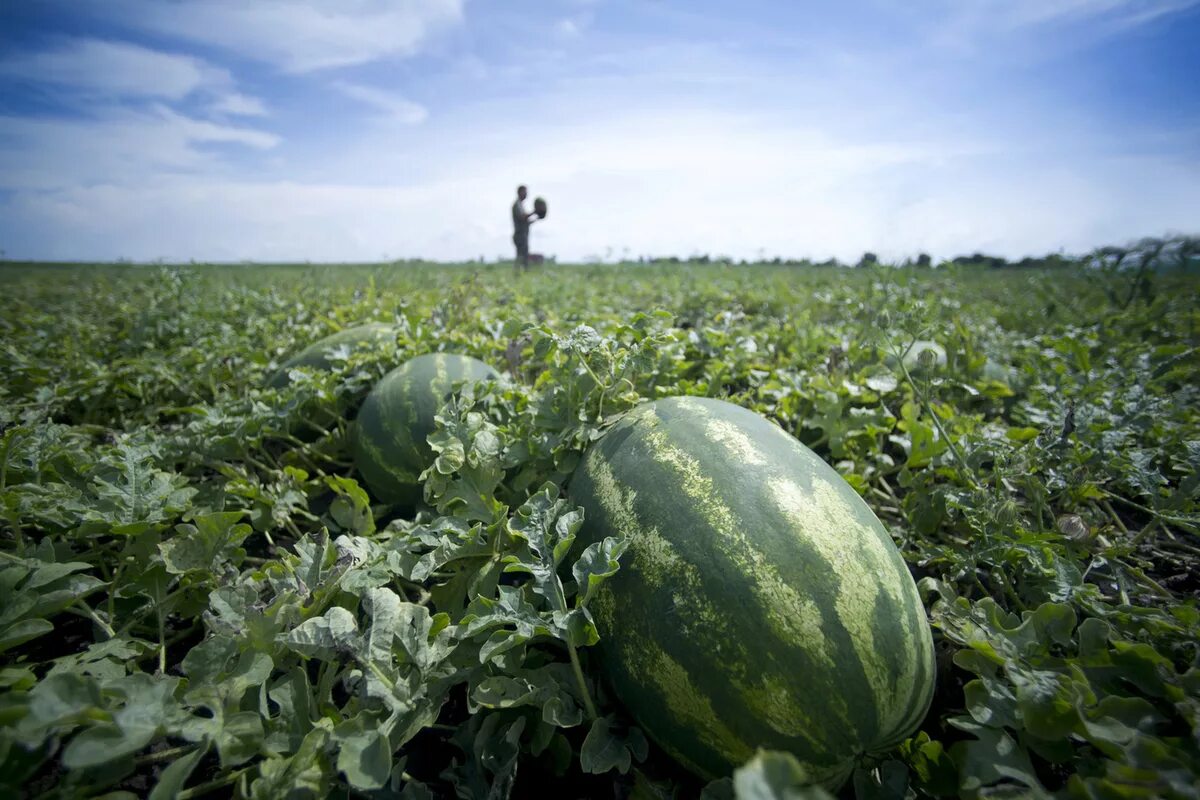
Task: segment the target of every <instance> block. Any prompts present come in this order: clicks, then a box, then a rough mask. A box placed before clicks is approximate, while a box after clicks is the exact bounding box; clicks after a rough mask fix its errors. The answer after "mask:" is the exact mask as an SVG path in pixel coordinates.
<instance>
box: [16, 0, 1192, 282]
mask: <svg viewBox="0 0 1200 800" xmlns="http://www.w3.org/2000/svg"><path fill="white" fill-rule="evenodd" d="M1197 41H1200V0H915V1H914V2H910V3H896V2H890V1H889V2H884V0H861V1H860V2H846V3H838V4H831V3H821V4H817V3H803V2H795V0H770V1H768V0H741V2H738V3H736V4H735V3H728V2H716V1H715V0H687V1H686V2H676V1H674V0H672V1H670V2H668V1H667V0H536V1H534V0H503V2H501V1H500V0H391V1H390V2H385V1H383V0H342V1H341V2H317V1H316V0H311V1H307V2H300V1H296V2H276V1H275V0H256V2H254V3H244V2H237V1H235V0H174V1H173V2H165V1H162V0H107V1H106V2H104V3H96V4H86V5H85V4H79V3H73V2H71V3H68V2H59V0H43V1H42V2H37V3H24V4H16V3H9V4H4V5H3V6H0V249H3V250H4V251H5V254H6V256H7V257H9V258H52V259H114V258H118V257H125V258H133V259H137V260H152V259H158V258H165V259H182V260H186V259H190V258H195V259H197V260H230V261H237V260H243V259H252V260H259V261H267V260H304V259H311V260H375V259H381V258H385V257H387V258H407V257H428V258H437V259H464V258H473V257H479V256H484V257H487V258H489V259H490V258H495V257H497V256H499V255H501V254H505V255H507V253H508V251H509V249H510V247H511V245H510V242H509V238H508V237H509V235H510V232H511V231H510V229H509V228H510V222H509V219H508V206H509V204H510V203H511V201H512V193H513V190H514V187H515V186H516V184H517V183H520V182H524V183H527V184H529V186H530V188H531V191H532V192H533V194H535V195H543V196H545V197H546V198H547V199H548V200H549V201H550V207H551V213H550V217H549V219H547V220H546V221H545V222H544V223H539V224H538V225H537V226H535V229H534V234H533V241H532V245H533V249H534V250H535V251H541V252H545V253H548V254H557V255H558V256H559V257H560V258H565V259H582V258H588V257H602V258H617V257H621V256H622V255H632V256H637V255H640V254H679V255H688V254H692V253H712V254H726V255H731V256H734V257H747V258H753V257H756V256H766V257H772V256H775V255H784V256H805V255H808V256H813V257H817V258H824V257H827V256H830V255H833V256H837V257H839V258H842V259H844V260H853V259H856V258H857V256H858V255H859V254H861V253H862V252H863V251H864V250H871V251H874V252H877V253H879V254H880V255H881V256H883V257H886V258H897V259H898V258H903V257H906V256H909V255H915V254H916V253H917V252H921V251H927V252H930V253H933V254H934V255H935V256H939V257H949V256H952V255H954V254H957V253H962V252H971V251H975V250H984V251H987V252H994V253H1002V254H1005V255H1009V256H1020V255H1024V254H1029V253H1042V252H1048V251H1054V250H1060V249H1064V250H1066V251H1068V252H1079V251H1084V250H1087V249H1089V248H1090V247H1093V246H1096V245H1100V244H1107V243H1119V242H1122V241H1126V240H1128V239H1132V238H1136V237H1140V236H1143V235H1157V234H1163V233H1166V232H1173V231H1182V232H1196V231H1197V229H1198V228H1200V48H1198V47H1196V46H1195V42H1197Z"/></svg>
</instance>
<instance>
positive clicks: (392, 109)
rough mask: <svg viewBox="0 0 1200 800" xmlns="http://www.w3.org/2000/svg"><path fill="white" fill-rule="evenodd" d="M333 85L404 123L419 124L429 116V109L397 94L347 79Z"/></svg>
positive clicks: (388, 116)
mask: <svg viewBox="0 0 1200 800" xmlns="http://www.w3.org/2000/svg"><path fill="white" fill-rule="evenodd" d="M333 87H334V88H335V89H337V90H338V91H339V92H341V93H342V94H344V95H346V96H347V97H350V98H352V99H354V100H357V101H358V102H360V103H363V104H364V105H367V106H370V107H371V108H373V109H375V110H376V111H379V112H382V113H383V115H384V116H385V117H387V118H388V119H390V120H393V121H396V122H400V123H402V124H404V125H419V124H420V123H422V122H424V121H425V120H426V119H427V118H428V117H429V110H428V109H427V108H425V106H423V105H421V104H420V103H414V102H413V101H411V100H407V99H405V98H403V97H401V96H399V95H397V94H394V93H392V92H388V91H385V90H383V89H375V88H372V87H370V86H362V85H360V84H357V83H349V82H347V81H334V83H333Z"/></svg>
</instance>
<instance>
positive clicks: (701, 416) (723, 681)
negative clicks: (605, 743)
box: [570, 397, 934, 787]
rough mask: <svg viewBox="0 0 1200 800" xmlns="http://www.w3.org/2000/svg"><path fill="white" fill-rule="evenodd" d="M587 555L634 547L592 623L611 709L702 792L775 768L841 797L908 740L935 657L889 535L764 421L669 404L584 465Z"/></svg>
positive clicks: (580, 495)
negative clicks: (748, 766) (855, 772)
mask: <svg viewBox="0 0 1200 800" xmlns="http://www.w3.org/2000/svg"><path fill="white" fill-rule="evenodd" d="M570 496H571V498H572V499H573V500H574V502H576V503H577V504H579V505H581V506H583V508H584V509H585V519H584V525H583V529H582V536H581V538H582V539H583V540H584V541H586V542H592V541H597V540H600V539H603V538H604V537H608V536H614V537H628V541H629V547H628V550H627V551H626V553H625V556H624V557H623V559H622V564H621V569H620V571H619V572H618V573H617V574H616V575H615V576H614V577H613V578H612V579H611V580H609V581H608V582H607V583H606V584H604V585H603V586H602V587H601V590H600V593H599V594H598V595H597V596H596V598H595V599H594V600H593V605H592V606H590V607H591V608H592V610H593V613H594V615H595V618H596V625H597V627H598V628H599V630H600V636H601V639H600V644H599V650H600V658H601V661H602V663H603V666H604V667H605V670H606V673H607V675H608V677H609V678H610V680H611V683H612V685H613V688H614V690H615V691H616V694H617V696H618V697H619V698H620V699H621V701H622V702H623V703H624V704H625V706H626V707H627V708H628V709H629V711H630V713H631V714H632V715H633V716H634V718H635V719H636V720H637V721H638V723H639V724H640V725H641V726H642V727H643V728H644V729H645V730H646V732H647V733H649V734H650V736H651V737H652V738H653V739H654V740H655V741H657V742H658V744H659V745H660V746H661V747H662V748H663V749H664V750H666V751H667V752H668V753H669V754H671V755H672V756H673V757H675V758H676V759H677V760H678V761H679V762H681V763H682V764H683V765H684V766H686V767H688V768H689V769H690V770H692V771H693V772H695V773H696V774H698V775H700V776H702V777H706V778H715V777H719V776H722V775H727V774H729V773H730V772H731V771H732V770H733V769H734V768H735V767H736V766H737V765H739V764H741V763H742V762H743V761H745V760H746V759H748V758H750V757H752V756H753V755H754V752H755V750H756V749H757V748H759V747H762V748H766V749H773V750H786V751H790V752H792V753H794V754H795V755H796V756H797V758H798V759H799V760H800V761H801V762H802V763H803V764H804V766H805V767H806V768H807V770H808V772H809V776H810V777H811V778H812V780H813V782H815V783H823V784H825V785H827V786H830V787H835V786H837V785H839V784H841V783H842V782H843V781H844V780H845V778H846V777H847V775H848V774H849V773H850V771H851V770H852V769H853V766H854V762H855V760H856V758H857V757H858V756H859V755H860V754H862V753H864V752H871V751H876V750H882V749H886V748H888V747H890V746H892V745H894V744H896V743H898V742H899V741H901V740H903V739H904V738H905V737H906V736H907V735H908V734H909V733H911V732H912V731H913V730H914V729H915V728H916V727H917V725H918V724H919V723H920V721H921V719H922V718H923V717H924V716H925V712H926V711H927V709H928V707H929V703H930V700H931V698H932V695H933V685H934V660H933V642H932V638H931V635H930V631H929V625H928V622H927V621H926V617H925V611H924V608H923V606H922V605H921V600H920V597H919V595H918V593H917V588H916V585H915V584H914V583H913V579H912V577H911V576H910V574H909V572H908V569H907V568H906V567H905V564H904V561H903V559H902V558H901V556H900V554H899V552H898V551H897V550H896V547H895V545H894V544H893V543H892V540H891V538H890V537H889V536H888V534H887V531H886V530H884V527H883V525H882V524H881V523H880V522H879V520H878V519H877V518H876V517H875V515H874V514H873V513H872V512H871V510H870V509H869V508H868V507H867V505H866V503H864V502H863V501H862V499H861V498H860V497H859V496H858V495H857V494H856V493H855V491H854V490H853V489H852V488H851V487H850V486H849V484H847V483H846V482H845V481H844V480H843V479H842V478H841V476H839V475H838V474H837V473H836V472H834V470H833V469H831V468H830V467H829V466H828V465H827V464H825V462H823V461H822V460H821V459H820V458H818V457H817V455H816V454H815V453H813V452H812V451H811V450H809V449H808V448H807V447H805V446H804V445H802V444H800V443H799V442H798V441H796V440H795V439H793V438H792V437H791V436H789V435H788V434H787V433H785V432H784V431H783V430H781V429H780V428H778V427H776V426H775V425H773V424H772V423H771V422H769V421H768V420H766V419H765V418H763V417H761V416H759V415H758V414H755V413H753V412H751V411H747V410H745V409H743V408H740V407H738V406H735V405H732V404H730V403H726V402H722V401H720V400H712V399H708V398H696V397H673V398H667V399H665V400H658V401H656V402H653V403H649V404H647V405H644V406H641V407H639V408H637V409H635V410H633V411H631V412H630V413H629V414H627V415H626V416H625V418H624V419H623V420H621V421H620V422H619V423H618V424H617V425H615V426H614V427H613V428H612V429H611V430H610V431H609V432H608V433H607V434H605V436H604V437H603V438H602V439H600V440H599V441H598V442H597V443H596V444H594V445H593V446H592V447H591V449H590V450H589V451H588V452H587V455H586V456H585V458H584V460H583V462H582V463H581V464H580V466H579V468H578V469H577V470H576V472H575V474H574V476H573V477H572V479H571V485H570Z"/></svg>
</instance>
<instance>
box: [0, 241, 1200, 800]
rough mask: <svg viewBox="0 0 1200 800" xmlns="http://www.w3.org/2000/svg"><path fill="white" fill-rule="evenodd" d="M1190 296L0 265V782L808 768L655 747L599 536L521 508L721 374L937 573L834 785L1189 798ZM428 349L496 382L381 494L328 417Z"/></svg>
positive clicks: (7, 793) (1197, 360) (382, 793)
mask: <svg viewBox="0 0 1200 800" xmlns="http://www.w3.org/2000/svg"><path fill="white" fill-rule="evenodd" d="M1198 297H1200V277H1197V276H1196V275H1195V274H1185V273H1181V272H1153V271H1141V272H1136V271H1133V272H1126V271H1124V270H1095V269H1085V268H1083V267H1082V266H1081V265H1079V264H1074V263H1070V262H1065V263H1063V265H1061V266H1059V267H1057V268H1024V269H1017V268H1008V269H988V268H985V267H980V266H963V265H957V266H955V265H951V266H945V267H944V268H942V269H917V268H903V269H899V268H889V267H874V268H870V269H867V268H862V269H842V268H832V267H828V268H819V267H812V266H786V265H749V266H742V267H731V266H723V265H699V264H678V265H669V266H667V265H635V264H630V265H599V266H561V265H560V266H547V267H544V268H537V269H535V270H534V271H532V272H530V273H528V274H524V275H521V276H514V274H513V271H512V268H511V266H504V265H478V264H476V265H423V264H395V265H346V266H237V267H234V266H186V267H162V266H154V267H151V266H133V265H124V266H112V265H109V266H87V265H40V266H39V265H5V266H0V516H2V520H0V796H4V797H46V798H74V797H99V796H105V797H109V798H113V800H116V798H121V797H142V796H147V795H149V796H151V797H154V798H156V800H157V799H159V798H169V797H179V798H189V797H200V796H211V797H228V796H233V797H247V798H259V799H261V800H267V799H268V798H277V797H278V798H283V797H289V798H305V797H313V798H324V797H331V798H332V797H338V798H344V797H380V798H384V797H393V798H406V800H418V799H419V798H437V797H460V798H479V799H480V800H483V798H504V797H510V796H511V797H563V798H574V797H597V798H614V797H616V798H623V797H630V796H632V797H637V798H669V797H677V798H689V797H696V796H699V795H700V794H701V793H702V792H703V793H704V796H705V798H708V799H709V800H716V798H729V797H733V796H734V795H735V794H736V796H738V797H742V798H756V799H757V798H801V797H819V796H823V794H822V793H821V790H818V789H813V788H799V783H801V781H800V780H799V779H798V776H797V775H796V774H795V769H794V767H795V764H794V762H793V761H791V760H790V759H789V758H788V757H787V756H785V755H783V754H778V753H774V754H764V755H762V756H761V757H760V758H759V759H757V760H756V761H753V762H751V763H749V764H747V765H746V766H745V767H743V768H742V769H740V770H739V771H738V772H737V773H736V774H735V776H734V780H733V781H732V782H731V781H730V780H729V779H725V780H723V781H718V782H715V783H713V784H710V785H708V786H707V787H706V786H705V784H704V783H703V782H701V781H699V780H698V779H696V778H694V777H692V776H690V775H689V774H687V773H686V772H685V771H684V770H683V769H681V768H680V767H678V766H677V765H675V764H674V763H673V762H672V761H671V760H670V759H669V758H667V757H666V756H665V755H664V754H663V753H662V752H661V751H660V750H659V749H658V748H657V747H656V746H655V745H654V744H653V743H651V742H648V741H647V739H646V737H645V736H644V735H643V734H642V732H641V731H640V730H638V729H637V728H635V727H633V726H632V724H631V722H630V719H629V717H628V716H627V714H626V712H625V711H624V710H623V709H622V707H621V705H620V702H619V700H618V699H617V698H616V697H614V696H613V694H612V691H611V687H610V686H609V685H608V684H607V682H606V679H605V675H604V674H603V672H602V670H600V669H599V667H598V662H597V661H596V660H595V657H594V655H593V654H592V652H591V650H592V648H590V647H588V646H584V645H583V644H581V641H582V640H586V639H587V638H588V637H587V636H584V635H582V634H579V633H578V631H577V630H575V629H574V628H573V627H572V626H573V625H575V622H577V621H579V620H580V619H582V620H583V624H590V623H587V619H588V618H587V615H586V614H583V611H586V603H585V602H584V598H583V597H582V595H581V594H579V593H577V591H576V590H577V581H576V577H577V576H580V575H584V576H587V575H593V576H595V578H596V579H597V580H600V579H603V578H604V577H605V576H606V575H607V574H609V573H611V572H612V569H613V567H615V566H616V564H612V563H609V562H608V561H604V560H603V559H601V560H600V561H599V562H598V561H597V559H596V558H594V557H592V558H585V559H581V558H580V557H581V555H582V553H581V548H580V547H575V548H573V549H572V550H571V551H570V552H569V553H568V554H567V555H566V557H565V560H564V561H563V562H562V563H561V565H559V568H558V569H557V572H555V570H553V569H552V570H550V572H549V573H548V574H547V573H545V572H542V573H538V572H537V570H539V569H541V568H542V564H541V563H539V562H538V560H537V558H536V556H537V553H536V552H532V551H531V549H530V547H529V546H528V541H527V538H523V536H525V535H526V534H522V535H520V536H518V535H516V534H515V533H514V531H526V530H527V528H525V527H522V526H526V525H528V524H529V523H528V519H529V515H530V513H531V511H530V510H531V509H533V508H535V507H536V508H543V510H544V508H548V507H550V506H551V504H553V501H554V500H555V498H557V497H558V496H559V495H560V494H561V495H563V496H565V491H563V490H564V489H565V488H566V485H567V481H568V479H569V477H570V475H571V472H572V471H573V469H574V467H575V465H576V464H577V463H578V462H579V460H580V457H581V453H582V452H583V451H584V450H585V448H586V447H587V446H588V445H589V444H590V443H591V442H593V441H595V440H596V439H597V438H598V437H599V436H600V435H601V434H602V433H603V431H604V430H606V429H607V428H608V427H609V426H611V425H612V424H613V423H615V422H616V421H617V420H618V419H619V418H620V415H621V414H623V413H624V412H626V411H628V410H629V409H631V408H634V407H635V406H637V405H639V404H641V403H643V402H645V401H647V400H652V399H656V398H660V397H667V396H672V395H702V396H709V397H718V398H724V399H727V400H729V401H730V402H733V403H735V404H738V405H740V406H743V407H745V408H749V409H752V410H754V411H756V412H758V413H760V414H763V415H765V416H766V417H768V418H769V419H771V420H773V421H774V422H775V423H777V424H778V425H779V426H781V427H782V428H783V429H784V430H785V431H787V432H788V433H790V434H792V435H793V436H795V437H796V438H797V439H799V440H800V441H801V442H803V443H805V444H806V445H808V446H809V447H811V448H812V449H813V450H814V451H815V452H816V453H817V454H818V455H820V456H821V457H822V458H823V459H824V460H825V461H826V462H828V463H829V464H830V465H831V466H833V467H834V468H835V469H836V470H837V471H838V472H839V473H840V474H841V475H842V476H843V477H844V478H845V479H846V481H848V482H849V483H850V484H851V485H852V486H853V487H854V489H855V490H857V491H858V493H859V494H860V495H861V496H862V497H863V498H864V499H865V500H866V502H867V503H868V504H869V505H870V507H871V508H872V509H873V510H874V512H875V514H876V515H877V516H878V517H879V518H880V519H881V520H882V521H883V522H884V524H885V525H886V526H887V528H888V530H889V531H890V533H891V535H892V537H893V539H894V540H895V542H896V544H897V546H898V547H899V548H900V550H901V552H902V553H903V555H904V557H905V559H906V561H907V562H908V565H909V568H910V570H911V571H912V573H913V575H914V576H915V577H916V578H917V579H919V581H920V583H919V586H920V589H921V595H922V600H923V601H924V603H925V607H926V610H927V612H928V615H929V619H930V623H931V625H932V628H933V635H934V642H935V646H936V651H937V669H938V679H937V690H936V695H935V697H934V700H933V706H932V708H931V710H930V712H929V714H928V716H927V717H926V718H925V720H924V722H923V723H922V726H921V728H920V731H919V733H918V734H917V735H915V736H914V737H913V738H910V739H909V740H907V741H905V742H903V743H902V744H900V745H899V746H897V747H895V748H894V749H892V750H890V751H888V752H884V753H871V754H864V755H863V757H862V759H861V760H860V764H859V768H858V769H857V770H856V772H855V773H854V775H853V778H852V780H850V781H849V782H848V783H847V784H846V785H845V786H844V787H843V788H842V789H841V796H844V797H859V798H904V797H920V798H924V797H963V798H975V797H1072V798H1200V719H1198V716H1200V610H1198V609H1197V605H1196V601H1197V598H1198V597H1200V573H1198V571H1197V570H1198V569H1200V558H1198V556H1200V504H1198V496H1200V303H1197V300H1196V299H1197V298H1198ZM369 321H382V322H389V323H395V324H396V325H397V333H396V335H395V337H394V339H387V340H384V341H380V342H379V343H377V345H375V346H373V347H370V348H368V349H367V350H365V351H362V352H357V353H355V354H354V355H352V356H349V357H346V358H341V359H335V360H336V362H337V364H338V366H337V368H336V369H335V370H333V371H332V372H328V373H322V372H310V371H297V372H295V373H293V374H292V380H291V383H290V385H287V386H285V387H284V388H281V389H273V388H267V382H268V380H269V378H270V377H271V375H272V374H273V373H274V372H275V371H276V370H277V369H278V368H279V365H280V364H281V363H282V362H283V361H284V360H285V359H286V358H287V356H288V355H290V354H294V353H295V352H298V351H299V350H301V349H302V348H304V347H305V346H307V345H309V344H311V343H312V342H314V341H316V340H318V339H320V338H322V337H323V336H326V335H328V334H331V333H333V332H335V331H338V330H341V329H343V328H346V327H349V326H352V325H356V324H360V323H363V322H369ZM917 340H928V341H932V342H935V343H937V344H938V345H940V346H941V347H942V348H944V351H945V356H946V357H945V360H944V363H940V361H939V360H938V359H937V358H930V357H929V356H925V357H923V358H909V359H901V358H898V356H899V355H901V354H903V353H904V352H905V351H906V350H907V349H908V347H909V345H910V344H911V343H912V342H914V341H917ZM435 351H448V352H455V353H462V354H467V355H471V356H474V357H476V358H479V359H481V360H483V361H485V362H487V363H488V364H490V365H492V366H493V367H494V368H495V369H497V370H498V371H500V372H502V373H503V376H504V377H503V379H502V380H501V381H499V382H496V383H489V384H483V385H480V386H477V387H475V388H474V389H467V390H465V391H463V392H462V393H460V394H455V395H453V396H452V397H451V398H450V399H449V400H448V401H447V403H446V405H444V406H443V410H442V414H441V417H440V423H439V427H438V430H437V431H436V432H435V433H434V434H433V435H431V436H430V437H429V441H430V443H431V444H432V445H433V447H434V451H435V452H436V454H437V461H436V463H435V464H434V465H433V466H432V469H431V471H430V472H429V473H427V479H426V481H425V487H424V502H423V503H422V504H421V506H420V507H419V508H418V509H416V511H415V513H413V512H404V513H400V510H399V509H393V508H388V507H385V506H381V505H379V504H373V503H372V501H371V498H370V497H369V496H368V494H367V493H366V492H365V491H364V488H363V487H362V486H360V484H359V483H358V481H357V480H356V478H357V474H356V472H355V470H354V467H353V463H352V458H351V455H350V448H349V440H348V435H349V432H350V430H351V426H352V424H353V414H354V411H355V409H356V408H357V406H358V404H359V402H361V400H362V399H363V397H364V396H365V395H366V393H367V392H368V391H369V389H370V388H371V386H372V385H374V383H375V382H376V381H377V380H378V379H379V378H380V377H381V376H382V375H383V374H384V373H385V372H387V371H388V370H390V369H392V368H393V367H395V366H397V365H399V364H400V363H402V362H403V361H405V360H406V359H408V358H410V357H412V356H415V355H419V354H423V353H428V352H435ZM539 504H540V505H539ZM553 507H554V508H555V509H557V512H556V513H560V514H566V513H568V509H567V508H566V507H565V505H554V506H553ZM553 533H554V531H553V530H552V526H551V527H547V528H546V529H545V530H544V531H542V532H541V533H539V534H538V535H539V536H540V535H545V536H546V537H551V538H552V536H553ZM529 535H532V534H529ZM547 542H549V538H548V539H547ZM551 543H552V542H551ZM592 556H595V554H594V553H593V554H592ZM538 576H540V577H538ZM546 586H550V587H556V588H554V591H553V592H546V591H544V589H545V587H546ZM514 587H516V588H515V590H514ZM797 588H799V589H802V588H803V587H797ZM555 593H557V594H555ZM552 595H553V596H552ZM514 597H517V598H520V602H519V603H516V604H514V602H515V601H514V600H513V598H514ZM556 597H557V600H556V599H555V598H556ZM564 602H565V603H566V604H569V605H570V607H571V608H574V609H576V610H577V611H579V613H578V614H576V615H575V616H574V617H572V619H573V620H575V621H574V622H569V623H568V621H567V620H566V617H565V616H564V613H563V611H562V609H563V608H565V607H566V606H564V605H562V603H564ZM389 604H390V605H389ZM385 608H386V609H390V611H388V612H387V613H385ZM663 613H667V611H666V610H665V609H664V610H663ZM389 614H390V616H389ZM385 626H390V627H388V628H387V629H386V630H384V628H385ZM381 631H382V632H383V633H384V634H386V635H385V636H382V637H381V636H380V635H378V634H379V633H380V632H381ZM576 664H578V666H579V670H578V671H577V670H576V669H574V668H573V667H574V666H575V665H576ZM793 783H794V784H796V785H795V786H793V785H792V784H793Z"/></svg>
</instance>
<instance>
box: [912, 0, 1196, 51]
mask: <svg viewBox="0 0 1200 800" xmlns="http://www.w3.org/2000/svg"><path fill="white" fill-rule="evenodd" d="M941 5H942V6H943V8H942V11H941V13H939V14H935V15H932V16H931V17H929V19H930V22H931V26H932V31H933V41H934V43H935V44H938V45H943V46H948V47H951V48H953V49H958V50H973V49H975V48H977V47H982V46H985V45H986V44H987V43H989V42H993V41H995V40H996V39H998V38H1003V37H1008V36H1012V35H1028V34H1038V33H1053V32H1054V31H1055V30H1058V29H1062V28H1064V27H1067V26H1073V35H1074V36H1075V37H1080V36H1084V35H1085V34H1086V38H1089V39H1092V38H1095V37H1104V36H1111V35H1114V34H1117V33H1120V32H1121V31H1125V30H1128V29H1130V28H1135V27H1138V26H1141V25H1146V24H1149V23H1152V22H1154V21H1156V20H1159V19H1162V18H1164V17H1168V16H1171V15H1174V14H1179V13H1181V12H1186V11H1188V10H1189V9H1194V8H1196V7H1197V6H1200V0H965V1H964V0H941ZM1079 26H1085V27H1084V28H1083V29H1081V28H1080V27H1079Z"/></svg>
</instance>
